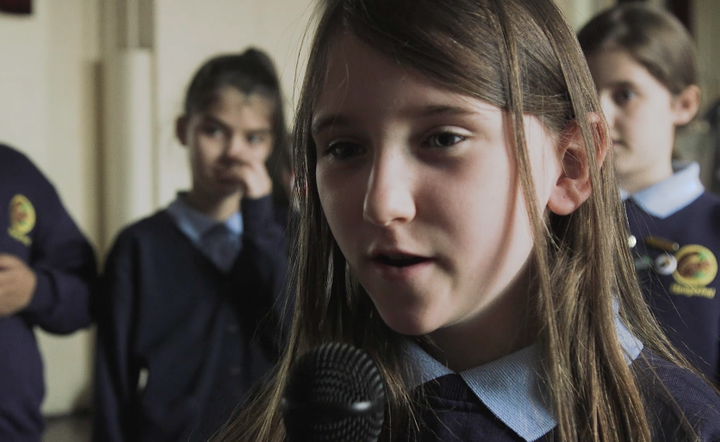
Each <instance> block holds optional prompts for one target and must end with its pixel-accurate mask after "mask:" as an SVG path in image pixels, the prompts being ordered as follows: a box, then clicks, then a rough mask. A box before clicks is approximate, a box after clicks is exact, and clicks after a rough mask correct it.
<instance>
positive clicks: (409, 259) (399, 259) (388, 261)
mask: <svg viewBox="0 0 720 442" xmlns="http://www.w3.org/2000/svg"><path fill="white" fill-rule="evenodd" d="M429 260H430V259H429V258H424V257H422V256H414V255H402V254H398V255H377V256H375V257H374V258H373V261H375V262H376V263H379V264H383V265H386V266H391V267H398V268H402V267H409V266H412V265H416V264H421V263H423V262H427V261H429Z"/></svg>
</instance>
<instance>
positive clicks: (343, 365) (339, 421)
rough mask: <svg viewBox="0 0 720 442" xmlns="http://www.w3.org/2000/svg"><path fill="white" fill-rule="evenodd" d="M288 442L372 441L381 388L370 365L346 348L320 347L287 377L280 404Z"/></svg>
mask: <svg viewBox="0 0 720 442" xmlns="http://www.w3.org/2000/svg"><path fill="white" fill-rule="evenodd" d="M282 409H283V420H284V422H285V430H286V432H287V436H288V440H289V441H290V442H301V441H302V442H309V441H312V442H376V441H377V440H378V437H380V431H381V430H382V425H383V418H384V412H385V389H384V386H383V380H382V376H380V372H379V371H378V369H377V366H376V365H375V362H373V360H372V359H371V358H370V356H368V355H367V353H365V352H364V351H363V350H361V349H359V348H356V347H353V346H352V345H349V344H341V343H331V344H323V345H320V346H319V347H316V348H315V349H313V350H311V351H310V352H308V353H306V354H305V355H303V356H302V357H300V359H299V360H298V361H297V363H296V365H295V367H293V369H292V370H291V372H290V376H289V379H288V382H287V385H286V386H285V391H284V393H283V400H282Z"/></svg>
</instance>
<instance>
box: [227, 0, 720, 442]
mask: <svg viewBox="0 0 720 442" xmlns="http://www.w3.org/2000/svg"><path fill="white" fill-rule="evenodd" d="M294 141H295V142H294V148H295V150H294V160H295V173H296V179H297V186H296V188H297V189H303V192H299V194H298V198H299V199H300V204H299V205H300V216H301V220H300V228H299V239H298V245H297V248H296V249H297V253H296V254H295V255H294V265H295V267H294V269H293V271H294V272H296V273H295V274H294V275H293V276H295V277H296V278H297V284H296V293H297V301H296V304H295V307H296V308H295V316H294V322H293V328H292V332H291V336H290V340H289V348H288V350H287V351H286V352H285V353H284V356H283V358H282V362H281V364H280V365H279V369H278V371H277V373H276V375H275V377H274V380H273V382H272V383H271V385H270V386H269V387H268V388H267V389H266V390H265V391H264V393H263V394H262V395H261V396H260V398H259V400H257V401H254V402H253V403H252V404H250V405H249V406H248V407H247V408H246V409H245V410H244V412H243V413H242V414H240V415H239V416H238V417H237V418H236V419H234V420H233V422H231V424H230V425H228V427H227V428H226V429H225V430H224V431H223V432H222V433H221V434H220V435H219V436H218V438H217V440H220V441H254V442H255V441H274V442H280V441H282V440H284V437H285V429H284V427H283V425H282V419H281V406H280V404H281V398H282V394H283V388H284V385H285V383H286V380H287V377H288V373H289V372H290V369H291V368H292V367H293V364H294V363H295V361H296V360H297V359H298V358H299V357H300V356H301V355H303V354H304V353H305V352H307V351H308V350H310V349H311V348H313V347H315V346H317V345H319V344H322V343H327V342H333V341H341V342H347V343H351V344H353V345H355V346H357V347H360V348H362V349H364V350H365V351H366V352H367V353H368V354H370V355H371V357H372V358H373V359H374V360H375V362H376V363H377V364H378V366H379V368H380V372H381V373H382V375H383V377H384V380H385V386H386V393H387V396H388V404H387V405H388V406H387V407H386V416H385V427H384V428H383V432H382V434H381V436H380V440H382V441H391V440H392V441H401V440H412V441H416V440H420V441H444V442H448V441H461V440H462V441H470V440H473V441H479V440H482V441H521V440H525V441H534V440H560V441H651V440H668V441H670V440H673V441H674V440H704V441H710V440H718V438H720V412H719V410H720V398H718V395H717V394H716V392H715V391H714V390H713V389H712V388H710V387H709V386H708V385H707V384H705V383H704V382H703V381H702V380H701V379H700V378H699V377H698V376H697V375H696V374H694V372H693V371H692V370H690V369H688V368H687V367H686V366H685V365H684V364H683V363H682V362H681V361H680V360H679V358H678V357H677V356H676V355H675V353H674V351H673V350H672V349H671V347H670V346H669V345H668V344H667V342H666V341H665V339H664V338H663V336H662V334H661V333H660V331H659V330H658V328H657V325H656V324H655V323H654V322H653V320H652V316H651V314H650V312H649V310H648V308H647V306H646V304H645V302H644V300H643V298H642V295H641V293H640V291H639V288H638V285H637V282H636V279H635V274H634V269H633V267H632V261H631V258H630V254H629V252H628V249H627V233H626V226H625V225H624V224H623V223H622V220H623V219H624V217H623V215H622V205H621V204H620V200H619V198H618V192H617V185H616V182H615V179H614V171H613V168H612V167H602V168H601V165H602V164H603V163H606V162H609V163H610V164H611V163H612V158H606V157H607V156H610V157H612V152H611V151H610V149H609V146H610V140H609V138H608V131H607V126H606V124H605V120H604V119H603V118H602V116H601V108H600V105H599V103H598V102H597V98H596V94H595V90H594V87H593V84H592V79H591V77H590V74H589V72H588V70H587V65H586V64H585V60H584V58H583V54H582V52H581V51H580V48H579V45H578V44H577V40H576V38H575V36H574V34H573V32H572V30H571V29H570V27H569V26H568V25H567V23H566V22H565V21H564V19H563V18H562V16H561V14H560V12H559V11H558V9H557V7H556V6H555V4H554V2H553V1H552V0H534V1H526V0H447V1H442V2H439V1H436V0H328V1H325V2H323V5H322V11H321V13H320V17H319V22H318V25H317V28H316V29H315V32H314V41H313V44H312V47H311V55H310V59H309V63H308V66H307V70H306V73H305V80H304V83H303V89H302V93H301V97H300V103H299V108H298V112H297V121H296V125H295V140H294ZM305 190H306V192H305Z"/></svg>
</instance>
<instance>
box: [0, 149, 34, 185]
mask: <svg viewBox="0 0 720 442" xmlns="http://www.w3.org/2000/svg"><path fill="white" fill-rule="evenodd" d="M0 164H1V165H2V169H3V171H2V173H3V175H5V174H8V173H9V174H12V175H23V176H24V175H26V174H28V173H30V174H32V175H33V176H38V177H42V178H43V179H45V176H44V175H43V174H42V172H40V169H38V167H37V166H36V165H35V163H33V162H32V160H31V159H30V158H28V157H27V156H26V155H25V154H24V153H22V152H20V151H19V150H17V149H14V148H12V147H10V146H7V145H4V144H0Z"/></svg>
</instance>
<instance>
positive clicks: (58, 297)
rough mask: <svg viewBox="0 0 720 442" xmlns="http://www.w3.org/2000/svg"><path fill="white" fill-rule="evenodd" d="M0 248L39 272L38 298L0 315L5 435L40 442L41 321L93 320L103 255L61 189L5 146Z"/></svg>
mask: <svg viewBox="0 0 720 442" xmlns="http://www.w3.org/2000/svg"><path fill="white" fill-rule="evenodd" d="M0 234H1V235H0V253H9V254H12V255H15V256H17V257H19V258H20V259H21V260H23V261H24V262H25V263H26V264H27V265H28V266H29V267H30V268H31V269H32V270H33V271H34V272H35V274H36V275H37V287H36V289H35V293H34V294H33V298H32V301H31V302H30V305H28V306H27V307H26V308H25V309H24V310H22V311H21V312H19V313H17V314H14V315H12V316H8V317H3V318H0V441H3V442H4V441H10V442H15V441H17V442H25V441H35V442H37V441H39V440H40V435H41V433H42V430H43V420H42V416H41V414H40V405H41V403H42V400H43V396H44V394H45V386H44V380H43V365H42V360H41V358H40V352H39V350H38V347H37V343H36V342H35V335H34V333H33V328H34V327H35V326H39V327H40V328H42V329H44V330H46V331H48V332H51V333H60V334H66V333H71V332H73V331H75V330H77V329H80V328H83V327H86V326H88V325H89V324H90V309H89V300H90V292H91V288H92V285H93V284H94V281H95V279H96V264H95V255H94V253H93V250H92V248H91V247H90V244H89V243H88V241H87V240H86V239H85V237H84V236H83V235H82V233H80V231H79V230H78V228H77V226H76V225H75V223H74V222H73V220H72V219H71V218H70V216H69V215H68V213H67V211H66V210H65V208H64V207H63V205H62V202H61V201H60V198H59V196H58V194H57V192H56V191H55V188H54V187H53V186H52V184H50V183H49V182H48V180H47V179H46V178H45V177H44V176H43V175H42V173H41V172H40V171H39V170H38V169H37V168H36V167H35V166H34V165H33V164H32V163H31V162H30V160H29V159H28V158H27V157H25V156H24V155H22V154H21V153H19V152H17V151H15V150H13V149H11V148H9V147H7V146H3V145H0Z"/></svg>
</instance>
